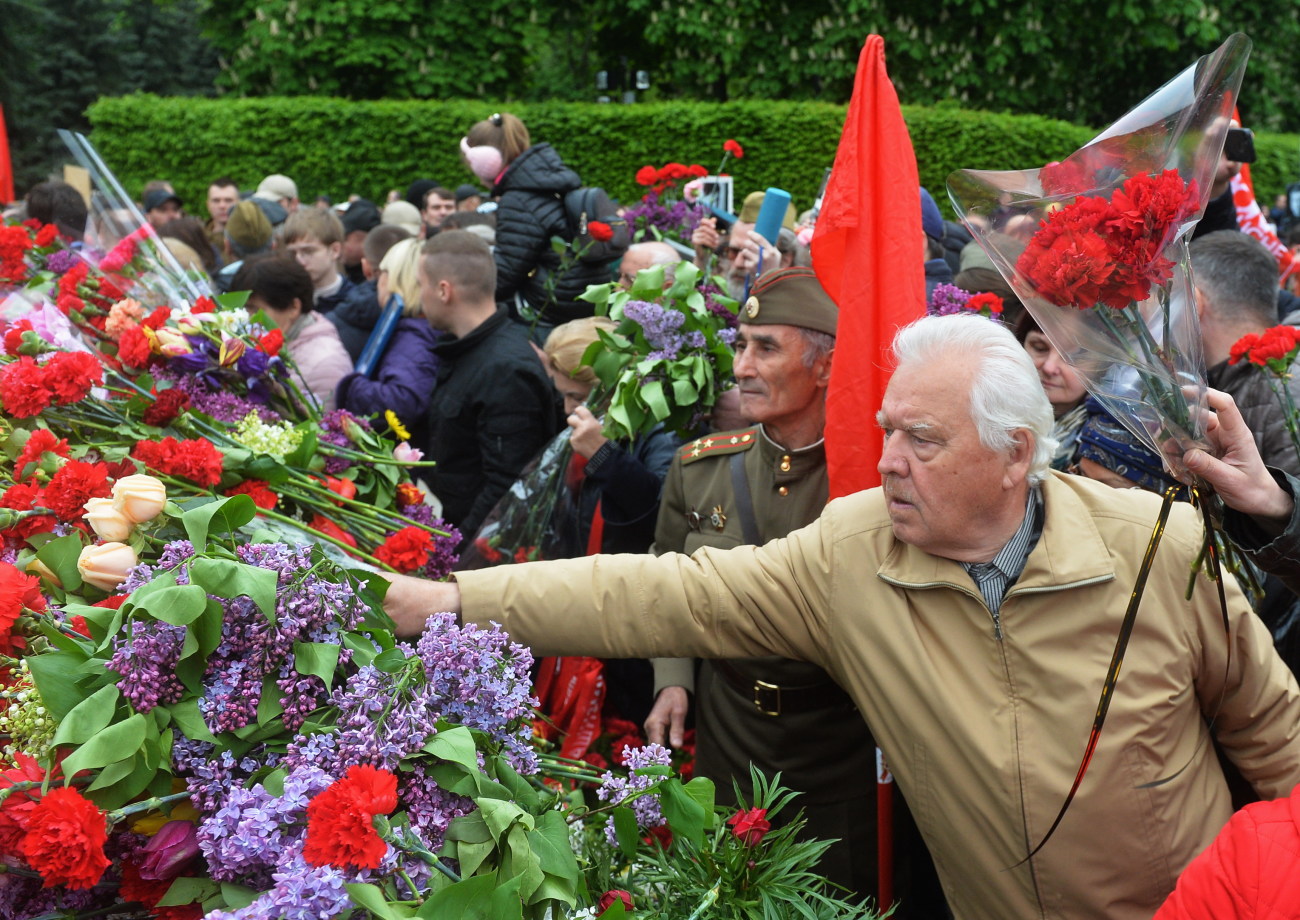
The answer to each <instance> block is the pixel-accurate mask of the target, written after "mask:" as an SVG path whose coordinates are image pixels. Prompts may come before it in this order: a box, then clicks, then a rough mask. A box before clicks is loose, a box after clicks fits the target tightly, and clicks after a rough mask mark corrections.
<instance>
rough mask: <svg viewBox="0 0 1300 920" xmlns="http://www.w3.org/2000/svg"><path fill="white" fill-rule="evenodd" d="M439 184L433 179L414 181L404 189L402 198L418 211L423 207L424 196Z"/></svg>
mask: <svg viewBox="0 0 1300 920" xmlns="http://www.w3.org/2000/svg"><path fill="white" fill-rule="evenodd" d="M441 184H442V183H441V182H435V181H434V180H433V179H416V180H415V181H414V182H412V183H411V184H410V185H408V186H407V187H406V194H405V195H404V196H403V198H405V200H406V201H408V202H410V204H411V207H413V208H415V209H416V210H417V211H418V210H420V208H422V207H424V196H425V195H427V194H428V193H429V189H431V188H437V187H438V186H439V185H441ZM385 223H387V221H385Z"/></svg>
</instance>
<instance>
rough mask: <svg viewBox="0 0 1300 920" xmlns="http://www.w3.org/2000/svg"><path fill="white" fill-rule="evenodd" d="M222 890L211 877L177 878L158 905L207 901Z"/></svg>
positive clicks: (178, 904) (167, 905)
mask: <svg viewBox="0 0 1300 920" xmlns="http://www.w3.org/2000/svg"><path fill="white" fill-rule="evenodd" d="M220 890H221V887H220V885H219V884H218V883H217V882H214V881H212V879H209V878H188V877H181V878H177V879H175V880H174V881H173V882H172V884H171V887H170V888H168V889H167V893H166V894H165V895H163V896H162V900H160V901H159V902H158V906H159V907H179V906H180V905H182V904H193V903H194V902H196V901H205V900H207V899H208V898H210V897H212V896H213V895H214V894H216V893H217V892H218V891H220Z"/></svg>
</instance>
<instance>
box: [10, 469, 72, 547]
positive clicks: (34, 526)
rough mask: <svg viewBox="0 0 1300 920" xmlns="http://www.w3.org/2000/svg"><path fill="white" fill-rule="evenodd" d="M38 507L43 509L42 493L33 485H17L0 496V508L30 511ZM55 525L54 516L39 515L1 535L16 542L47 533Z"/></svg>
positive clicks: (19, 523) (22, 521)
mask: <svg viewBox="0 0 1300 920" xmlns="http://www.w3.org/2000/svg"><path fill="white" fill-rule="evenodd" d="M38 505H39V506H41V507H44V493H43V492H42V491H41V490H40V489H39V488H37V486H36V485H35V484H24V483H17V484H15V485H12V486H10V487H9V488H8V489H6V490H5V493H4V495H2V496H0V508H12V509H13V510H15V511H30V510H32V509H33V508H35V507H36V506H38ZM57 523H58V521H57V520H55V517H54V515H52V514H41V515H36V516H34V517H29V518H25V519H23V520H21V521H19V522H18V523H17V524H15V525H14V526H13V527H10V528H8V529H7V530H5V531H4V532H3V533H4V535H5V536H7V537H12V538H14V539H16V540H26V539H27V538H28V537H30V536H31V535H32V534H37V533H49V532H50V531H52V530H53V529H54V527H55V525H56V524H57Z"/></svg>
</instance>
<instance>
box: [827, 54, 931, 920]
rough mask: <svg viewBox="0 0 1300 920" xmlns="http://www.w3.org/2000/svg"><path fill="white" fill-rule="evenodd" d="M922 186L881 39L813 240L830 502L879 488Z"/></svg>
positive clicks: (887, 781)
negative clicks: (833, 313)
mask: <svg viewBox="0 0 1300 920" xmlns="http://www.w3.org/2000/svg"><path fill="white" fill-rule="evenodd" d="M919 189H920V180H919V178H918V175H917V168H916V154H915V153H914V152H913V150H912V138H911V136H910V135H909V134H908V132H907V125H906V123H905V122H904V121H903V111H902V109H901V108H900V107H899V103H898V94H897V93H896V92H895V90H894V85H893V83H891V82H890V80H889V75H888V74H887V73H886V72H885V41H884V39H883V38H881V37H880V36H879V35H870V36H868V37H867V41H866V44H865V45H864V46H863V48H862V54H861V56H860V57H859V58H858V71H857V76H856V78H855V80H854V86H853V98H852V100H851V101H850V102H849V109H848V114H847V115H846V116H845V119H844V130H843V132H842V133H841V135H840V144H839V148H838V149H837V150H836V153H835V165H834V168H833V169H832V170H831V178H830V182H829V183H828V184H827V187H826V195H825V197H824V199H823V202H822V208H821V213H820V215H819V216H818V219H817V229H816V231H815V232H814V235H813V241H812V259H813V270H814V271H816V272H817V277H818V280H820V281H821V284H822V287H824V288H825V289H826V293H828V294H829V295H830V296H831V299H832V300H834V301H835V302H836V304H838V306H839V308H840V316H839V328H838V332H837V334H836V337H835V355H834V358H833V359H832V362H831V380H830V386H829V388H828V390H827V394H826V465H827V468H828V472H829V475H830V496H831V498H836V497H839V496H842V495H848V494H850V493H852V492H857V491H859V490H862V489H869V488H871V487H873V486H878V485H880V473H879V471H878V469H877V465H878V464H879V462H880V455H881V448H882V441H881V437H880V434H879V432H877V431H876V429H875V426H874V425H872V424H871V421H872V420H873V419H874V418H875V415H876V412H877V411H878V410H879V409H880V404H881V401H882V400H883V398H884V395H885V385H886V384H887V383H888V382H889V373H890V368H891V366H892V363H893V362H892V360H891V356H890V345H891V343H892V342H893V338H894V332H895V330H896V329H897V328H898V327H899V326H903V325H905V324H907V323H909V322H911V321H912V320H914V319H917V318H919V317H920V316H922V315H923V314H924V313H925V251H924V244H923V243H922V239H923V236H922V230H921V203H920V191H919ZM876 756H877V762H878V769H877V771H876V802H877V808H876V826H877V837H876V840H877V844H876V851H877V879H878V882H877V886H878V887H877V894H878V895H879V901H880V905H881V907H882V908H886V907H888V906H889V904H890V903H891V902H892V901H893V896H894V885H893V869H894V839H893V788H894V787H893V778H892V777H891V776H890V775H889V771H888V769H886V767H885V765H884V758H883V755H882V754H881V753H880V751H879V750H877V753H876Z"/></svg>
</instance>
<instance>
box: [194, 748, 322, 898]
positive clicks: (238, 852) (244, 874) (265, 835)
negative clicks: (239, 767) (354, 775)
mask: <svg viewBox="0 0 1300 920" xmlns="http://www.w3.org/2000/svg"><path fill="white" fill-rule="evenodd" d="M333 781H334V779H333V777H331V776H330V775H329V774H328V773H326V772H325V771H324V770H321V769H318V768H317V767H315V766H312V765H310V764H304V765H303V766H300V767H298V768H297V769H295V770H293V771H292V772H291V773H289V775H288V776H286V777H285V779H284V792H283V793H282V794H281V795H272V794H271V793H269V792H267V791H266V789H265V788H264V787H263V786H262V784H261V783H258V784H257V785H255V786H253V788H251V789H243V788H235V789H233V790H231V793H230V795H229V796H228V797H227V798H226V801H225V803H224V804H223V805H222V807H221V808H220V809H219V810H218V811H217V812H216V813H215V814H213V815H211V816H210V817H208V818H205V819H204V820H203V822H202V823H201V824H200V825H199V829H198V839H199V850H200V852H202V853H203V857H204V859H206V860H207V864H208V871H209V873H210V874H211V876H212V878H213V879H215V880H216V881H219V882H239V883H240V884H245V885H250V886H252V887H255V888H265V887H269V886H270V885H271V877H272V874H273V873H274V871H275V869H276V867H277V865H278V864H279V860H280V856H281V853H282V851H284V850H287V849H289V848H290V847H293V846H295V845H297V846H301V843H302V838H303V835H304V833H305V830H306V815H307V804H308V803H309V802H310V801H311V800H312V799H313V798H314V797H315V796H316V795H317V794H318V793H319V792H321V791H322V790H324V789H325V788H326V787H328V786H329V785H330V783H332V782H333Z"/></svg>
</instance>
